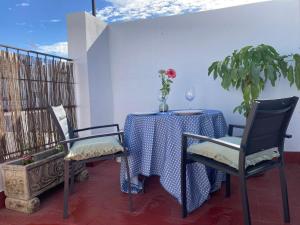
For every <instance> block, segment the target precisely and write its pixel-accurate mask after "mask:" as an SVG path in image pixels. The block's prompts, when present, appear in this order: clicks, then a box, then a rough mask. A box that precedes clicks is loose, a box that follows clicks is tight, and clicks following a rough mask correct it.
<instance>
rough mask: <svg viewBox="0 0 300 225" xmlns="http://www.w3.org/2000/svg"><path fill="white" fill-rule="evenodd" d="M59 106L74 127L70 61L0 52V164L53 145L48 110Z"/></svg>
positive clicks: (54, 139) (54, 136) (56, 136)
mask: <svg viewBox="0 0 300 225" xmlns="http://www.w3.org/2000/svg"><path fill="white" fill-rule="evenodd" d="M60 104H63V105H64V107H65V109H66V111H67V115H68V118H69V120H70V122H71V125H72V126H74V127H76V116H75V96H74V78H73V63H72V62H71V61H65V60H59V58H55V57H46V56H42V55H36V56H32V55H29V54H28V55H26V54H19V53H18V52H9V51H8V50H7V51H0V162H4V161H6V160H10V159H14V158H19V157H22V156H23V155H25V154H33V153H36V152H40V151H43V150H45V149H46V148H48V147H51V146H53V145H54V143H56V142H57V141H58V140H59V137H58V133H57V132H56V128H55V126H54V124H53V122H52V118H51V117H50V114H49V112H48V107H49V106H51V105H60Z"/></svg>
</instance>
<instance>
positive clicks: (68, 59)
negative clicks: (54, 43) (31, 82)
mask: <svg viewBox="0 0 300 225" xmlns="http://www.w3.org/2000/svg"><path fill="white" fill-rule="evenodd" d="M0 48H3V49H6V51H9V50H15V51H16V52H17V53H18V54H19V53H20V52H26V53H27V54H34V55H35V56H37V57H38V56H39V55H42V56H45V57H50V58H55V59H62V60H66V61H73V60H72V59H70V58H66V57H62V56H57V55H52V54H49V53H43V52H38V51H33V50H27V49H23V48H17V47H12V46H9V45H3V44H0Z"/></svg>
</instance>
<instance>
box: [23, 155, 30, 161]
mask: <svg viewBox="0 0 300 225" xmlns="http://www.w3.org/2000/svg"><path fill="white" fill-rule="evenodd" d="M23 160H26V161H27V160H32V156H31V155H26V156H24V158H23Z"/></svg>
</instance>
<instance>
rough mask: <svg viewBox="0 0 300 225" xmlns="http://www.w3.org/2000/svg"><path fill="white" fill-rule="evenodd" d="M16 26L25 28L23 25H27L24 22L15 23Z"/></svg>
mask: <svg viewBox="0 0 300 225" xmlns="http://www.w3.org/2000/svg"><path fill="white" fill-rule="evenodd" d="M16 25H17V26H25V25H27V23H26V22H19V23H16Z"/></svg>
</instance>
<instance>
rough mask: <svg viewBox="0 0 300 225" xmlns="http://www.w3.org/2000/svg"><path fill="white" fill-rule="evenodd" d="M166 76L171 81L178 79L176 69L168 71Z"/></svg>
mask: <svg viewBox="0 0 300 225" xmlns="http://www.w3.org/2000/svg"><path fill="white" fill-rule="evenodd" d="M166 75H167V76H168V77H169V78H170V79H174V78H175V77H176V71H175V70H174V69H168V70H167V71H166Z"/></svg>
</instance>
